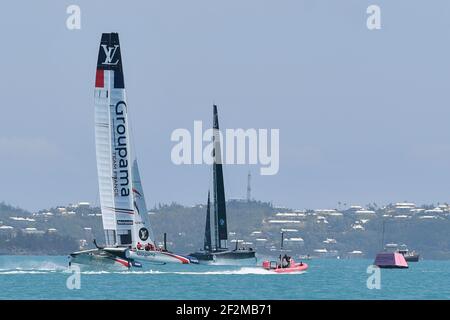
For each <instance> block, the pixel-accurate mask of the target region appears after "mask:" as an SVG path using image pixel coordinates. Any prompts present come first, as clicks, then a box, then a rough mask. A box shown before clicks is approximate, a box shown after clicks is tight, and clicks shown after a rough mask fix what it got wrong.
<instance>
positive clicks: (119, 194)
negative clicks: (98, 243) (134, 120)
mask: <svg viewBox="0 0 450 320" xmlns="http://www.w3.org/2000/svg"><path fill="white" fill-rule="evenodd" d="M127 112H128V110H127V103H126V94H125V86H124V81H123V70H122V58H121V54H120V44H119V36H118V34H117V33H104V34H102V39H101V43H100V48H99V54H98V60H97V73H96V79H95V141H96V154H97V173H98V182H99V191H100V203H101V209H102V218H103V228H104V230H105V240H106V244H107V245H108V246H115V245H119V246H122V245H131V244H132V231H133V222H134V219H133V215H134V204H133V194H132V174H131V161H130V158H131V149H130V143H129V128H128V116H127Z"/></svg>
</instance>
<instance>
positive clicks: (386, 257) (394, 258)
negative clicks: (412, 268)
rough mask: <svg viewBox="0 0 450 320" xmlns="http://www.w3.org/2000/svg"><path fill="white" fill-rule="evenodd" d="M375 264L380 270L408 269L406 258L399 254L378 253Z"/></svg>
mask: <svg viewBox="0 0 450 320" xmlns="http://www.w3.org/2000/svg"><path fill="white" fill-rule="evenodd" d="M373 264H374V265H376V266H377V267H379V268H390V269H393V268H399V269H406V268H408V263H407V262H406V260H405V257H403V255H402V254H400V253H398V252H382V253H378V254H377V256H376V257H375V262H374V263H373Z"/></svg>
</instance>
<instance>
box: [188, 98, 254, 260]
mask: <svg viewBox="0 0 450 320" xmlns="http://www.w3.org/2000/svg"><path fill="white" fill-rule="evenodd" d="M213 131H214V134H213V196H214V221H213V223H214V247H213V246H212V236H211V221H210V220H211V218H210V215H211V214H210V210H211V206H210V193H209V192H208V204H207V209H206V226H205V238H204V245H203V250H201V251H198V252H194V253H192V254H190V255H189V256H191V257H194V258H197V259H198V261H199V262H200V263H213V264H231V265H232V264H238V265H240V264H255V263H256V256H255V251H254V250H253V249H251V248H249V249H246V248H238V245H237V244H238V242H237V240H236V247H235V248H234V249H232V250H230V249H228V248H227V240H228V230H227V213H226V203H225V188H224V182H223V169H222V155H221V148H220V135H219V117H218V114H217V106H216V105H213Z"/></svg>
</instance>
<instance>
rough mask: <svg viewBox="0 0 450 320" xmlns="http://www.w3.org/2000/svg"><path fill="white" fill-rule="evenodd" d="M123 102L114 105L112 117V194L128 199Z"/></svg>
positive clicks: (128, 183) (128, 187) (127, 163)
mask: <svg viewBox="0 0 450 320" xmlns="http://www.w3.org/2000/svg"><path fill="white" fill-rule="evenodd" d="M126 108H127V105H126V103H125V101H119V102H117V104H116V105H115V108H114V111H115V117H114V129H113V130H114V139H115V141H114V144H115V148H114V150H115V154H114V155H113V157H112V159H113V168H114V170H115V174H114V176H113V183H114V193H115V195H116V196H121V197H128V196H129V195H130V177H129V171H130V170H129V161H128V137H127V134H128V133H127V123H126Z"/></svg>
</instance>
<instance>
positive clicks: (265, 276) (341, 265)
mask: <svg viewBox="0 0 450 320" xmlns="http://www.w3.org/2000/svg"><path fill="white" fill-rule="evenodd" d="M371 262H372V261H371V260H325V259H324V260H320V259H317V260H311V261H308V263H309V265H310V268H309V270H308V271H307V272H304V273H301V274H283V275H278V274H272V273H270V272H268V271H265V270H262V269H260V268H257V267H230V266H200V265H164V266H151V267H149V268H148V269H144V270H142V271H131V272H129V271H120V270H116V271H115V270H109V271H105V270H103V271H100V270H97V271H93V270H84V271H82V272H81V274H80V285H81V288H80V289H79V290H77V289H74V290H70V289H68V288H67V286H66V281H67V278H68V277H69V276H71V275H72V274H71V273H70V272H69V271H68V270H67V258H66V257H47V256H44V257H30V256H0V299H152V300H153V299H450V261H421V262H418V263H411V264H410V268H409V269H404V270H394V269H384V270H381V289H379V290H378V289H372V290H369V289H368V288H367V285H366V281H367V278H368V277H369V276H370V275H369V274H368V273H366V270H367V267H368V266H369V265H370V264H371Z"/></svg>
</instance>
